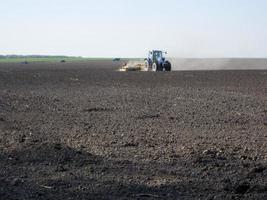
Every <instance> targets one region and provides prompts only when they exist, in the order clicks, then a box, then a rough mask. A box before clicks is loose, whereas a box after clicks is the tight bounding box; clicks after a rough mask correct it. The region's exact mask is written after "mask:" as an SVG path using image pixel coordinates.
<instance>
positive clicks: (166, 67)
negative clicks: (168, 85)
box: [164, 61, 172, 71]
mask: <svg viewBox="0 0 267 200" xmlns="http://www.w3.org/2000/svg"><path fill="white" fill-rule="evenodd" d="M164 69H165V71H171V69H172V65H171V63H170V62H169V61H166V62H165V63H164Z"/></svg>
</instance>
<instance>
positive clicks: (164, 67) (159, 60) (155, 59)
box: [144, 50, 171, 72]
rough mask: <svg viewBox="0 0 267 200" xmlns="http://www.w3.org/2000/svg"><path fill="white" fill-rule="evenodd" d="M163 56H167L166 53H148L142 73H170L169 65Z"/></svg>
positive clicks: (154, 51)
mask: <svg viewBox="0 0 267 200" xmlns="http://www.w3.org/2000/svg"><path fill="white" fill-rule="evenodd" d="M163 54H167V52H164V53H163V51H158V50H153V51H149V54H148V58H146V59H145V67H144V71H154V72H156V71H171V63H170V62H169V61H168V60H166V58H165V57H164V55H163Z"/></svg>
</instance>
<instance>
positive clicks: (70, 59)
mask: <svg viewBox="0 0 267 200" xmlns="http://www.w3.org/2000/svg"><path fill="white" fill-rule="evenodd" d="M62 60H65V61H66V62H75V61H90V60H112V58H82V57H43V58H42V57H41V58H34V57H33V58H31V57H28V58H20V57H19V58H0V63H19V62H25V61H27V62H60V61H62Z"/></svg>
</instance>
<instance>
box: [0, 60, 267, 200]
mask: <svg viewBox="0 0 267 200" xmlns="http://www.w3.org/2000/svg"><path fill="white" fill-rule="evenodd" d="M117 65H118V62H108V61H98V62H96V61H95V62H84V63H68V62H67V63H29V64H28V65H23V64H0V199H266V198H267V145H266V144H267V71H191V72H186V71H181V72H170V73H164V72H159V73H146V72H126V73H125V72H117V71H115V69H116V67H117Z"/></svg>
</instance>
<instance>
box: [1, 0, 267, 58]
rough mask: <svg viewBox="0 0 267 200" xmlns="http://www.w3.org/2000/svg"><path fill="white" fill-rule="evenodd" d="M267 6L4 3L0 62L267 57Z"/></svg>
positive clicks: (54, 0)
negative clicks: (159, 52)
mask: <svg viewBox="0 0 267 200" xmlns="http://www.w3.org/2000/svg"><path fill="white" fill-rule="evenodd" d="M266 10H267V1H265V0H164V1H163V0H97V1H95V0H75V1H74V0H46V1H43V0H42V1H41V0H39V1H38V0H0V19H1V20H0V27H1V30H0V54H52V55H58V54H60V55H61V54H64V55H75V56H91V57H113V56H118V57H140V56H145V55H146V52H147V51H148V50H149V49H164V50H167V51H168V52H169V55H170V56H172V57H267V26H266V25H267V12H266Z"/></svg>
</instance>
